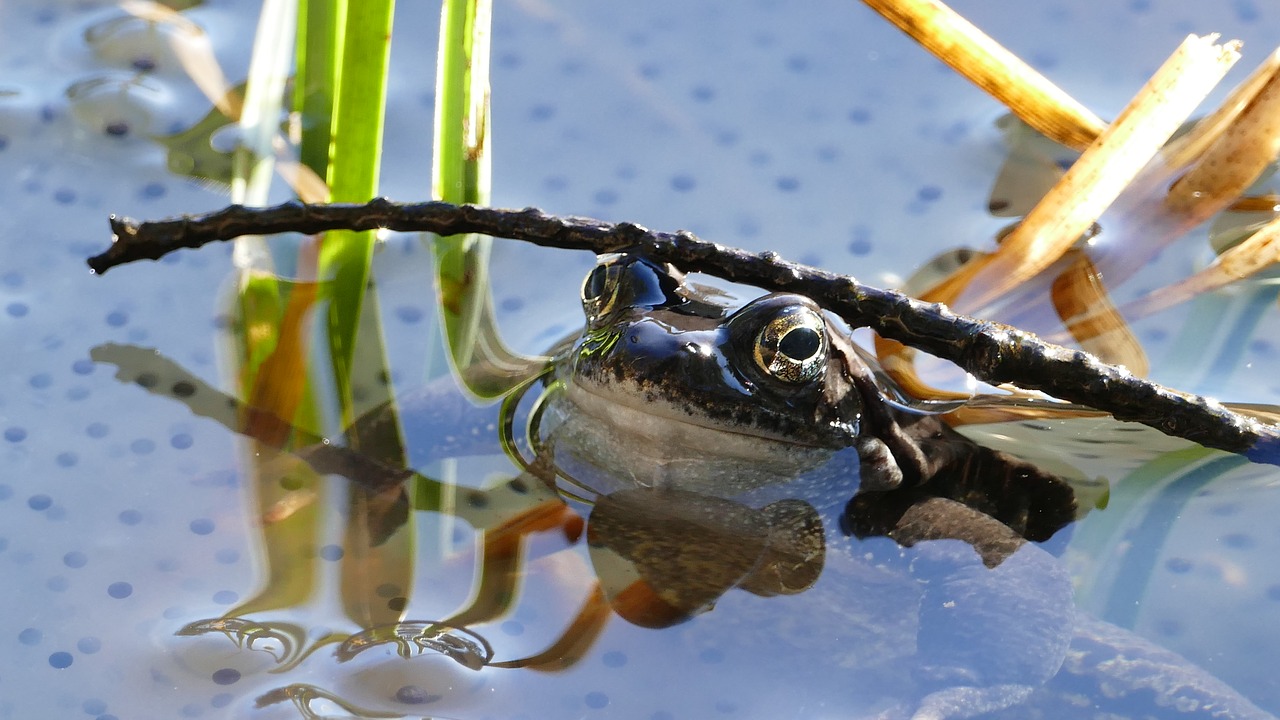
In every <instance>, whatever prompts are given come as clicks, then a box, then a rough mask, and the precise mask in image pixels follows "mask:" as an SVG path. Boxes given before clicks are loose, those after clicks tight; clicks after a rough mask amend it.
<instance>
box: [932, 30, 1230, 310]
mask: <svg viewBox="0 0 1280 720" xmlns="http://www.w3.org/2000/svg"><path fill="white" fill-rule="evenodd" d="M1216 40H1217V36H1216V35H1209V36H1204V37H1198V36H1195V35H1192V36H1189V37H1188V38H1187V39H1186V40H1185V41H1183V43H1182V45H1181V46H1179V47H1178V49H1177V51H1175V52H1174V54H1173V55H1172V56H1171V57H1170V58H1169V59H1168V60H1167V61H1166V62H1165V64H1164V65H1163V66H1161V68H1160V69H1159V70H1158V71H1156V74H1155V75H1153V76H1152V77H1151V79H1150V80H1149V81H1147V84H1146V85H1145V86H1143V88H1142V90H1141V91H1139V92H1138V94H1137V95H1136V96H1135V97H1134V99H1133V100H1132V101H1131V102H1130V103H1129V105H1128V106H1127V107H1126V108H1125V109H1124V111H1123V112H1122V113H1121V114H1120V116H1119V117H1118V118H1116V120H1115V122H1113V123H1112V124H1111V125H1110V126H1109V127H1108V128H1107V130H1106V131H1105V132H1104V133H1103V134H1102V136H1101V137H1099V138H1098V141H1097V142H1096V143H1094V144H1093V145H1092V146H1090V147H1089V149H1088V150H1086V151H1085V152H1084V154H1083V155H1081V156H1080V159H1079V160H1077V161H1076V162H1075V164H1074V165H1072V166H1071V168H1070V169H1069V170H1067V172H1066V174H1065V175H1063V176H1062V179H1061V180H1059V181H1058V184H1057V185H1055V186H1054V188H1053V190H1051V191H1050V192H1049V194H1048V195H1046V196H1045V197H1044V198H1043V199H1041V201H1040V202H1039V203H1038V204H1037V205H1036V206H1035V207H1034V208H1032V210H1031V212H1030V213H1028V214H1027V217H1026V218H1024V219H1023V221H1022V223H1021V224H1019V225H1018V227H1017V228H1015V229H1014V231H1013V232H1012V233H1010V234H1009V236H1008V237H1006V238H1005V240H1004V242H1003V243H1002V244H1001V245H1000V248H999V249H998V250H997V251H996V252H995V253H994V254H993V255H992V256H991V257H990V259H989V261H988V262H986V263H984V264H983V265H982V266H981V267H978V268H977V269H974V270H969V271H968V272H965V271H963V270H962V271H961V273H959V274H958V276H957V277H956V278H953V279H952V280H951V281H948V283H944V284H943V287H942V288H939V290H945V291H946V292H945V293H944V294H952V295H954V294H955V293H956V288H955V284H956V283H960V285H959V286H960V287H962V288H965V289H966V295H964V296H962V297H961V303H960V306H961V307H962V308H966V309H972V308H980V307H982V306H983V305H986V304H987V303H990V302H991V301H993V300H994V299H996V298H998V297H999V296H1000V295H1002V294H1004V293H1005V292H1007V291H1008V290H1010V289H1012V288H1014V287H1016V286H1018V285H1020V284H1022V283H1024V282H1026V281H1027V280H1029V279H1031V278H1032V277H1034V276H1035V275H1036V274H1037V273H1039V272H1040V271H1042V270H1044V269H1045V268H1046V267H1048V266H1049V265H1050V264H1052V263H1053V262H1054V261H1055V260H1057V259H1058V258H1059V257H1061V256H1062V254H1063V253H1065V252H1066V251H1067V250H1068V249H1069V248H1071V247H1072V246H1073V245H1074V244H1075V243H1076V241H1077V240H1078V239H1079V238H1080V236H1081V235H1082V234H1084V232H1085V231H1086V230H1087V229H1088V228H1089V227H1090V226H1091V225H1092V224H1093V223H1094V222H1095V221H1096V220H1097V218H1098V216H1099V215H1101V214H1102V211H1103V210H1105V209H1106V208H1107V207H1108V206H1110V204H1111V203H1112V202H1113V201H1114V200H1115V199H1116V197H1117V196H1119V195H1120V193H1121V192H1122V191H1123V190H1124V189H1125V188H1126V187H1128V185H1129V184H1130V183H1131V182H1132V181H1133V179H1134V177H1136V176H1137V175H1138V173H1139V172H1140V171H1141V170H1142V169H1143V167H1145V166H1146V165H1147V163H1148V162H1149V161H1150V160H1151V158H1152V157H1153V156H1154V155H1155V154H1156V153H1157V152H1158V151H1159V150H1160V148H1161V147H1163V146H1164V144H1165V143H1166V142H1167V141H1168V140H1169V138H1170V136H1172V135H1173V133H1174V132H1175V131H1176V130H1177V129H1178V128H1179V127H1180V126H1181V125H1182V124H1183V122H1184V121H1185V120H1186V118H1187V116H1188V115H1190V114H1191V111H1192V110H1194V109H1195V108H1196V106H1197V105H1199V104H1200V102H1201V101H1202V100H1203V99H1204V97H1205V95H1207V94H1208V93H1209V91H1210V90H1212V89H1213V87H1214V86H1215V85H1217V83H1218V82H1219V81H1220V80H1221V79H1222V76H1223V75H1224V74H1226V72H1227V70H1228V69H1229V68H1230V67H1231V66H1232V65H1233V64H1234V63H1235V62H1236V60H1238V59H1239V57H1240V56H1239V53H1238V52H1237V47H1238V45H1239V43H1237V42H1234V41H1232V42H1228V43H1224V44H1222V45H1219V44H1217V42H1216ZM930 295H931V296H932V293H931V294H930Z"/></svg>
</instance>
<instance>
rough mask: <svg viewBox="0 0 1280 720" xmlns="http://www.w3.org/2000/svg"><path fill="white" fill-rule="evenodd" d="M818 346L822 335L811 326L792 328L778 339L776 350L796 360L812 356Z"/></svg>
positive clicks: (820, 344)
mask: <svg viewBox="0 0 1280 720" xmlns="http://www.w3.org/2000/svg"><path fill="white" fill-rule="evenodd" d="M820 347H822V337H821V336H820V335H818V331H817V330H814V329H813V328H811V327H797V328H792V329H791V330H789V331H787V334H786V335H783V336H782V339H781V340H779V341H778V352H780V353H782V354H783V355H786V356H787V357H789V358H791V359H792V360H795V361H798V362H800V361H804V360H808V359H809V358H811V357H813V356H814V354H815V353H817V352H818V349H819V348H820Z"/></svg>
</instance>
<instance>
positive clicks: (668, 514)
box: [543, 253, 1271, 719]
mask: <svg viewBox="0 0 1280 720" xmlns="http://www.w3.org/2000/svg"><path fill="white" fill-rule="evenodd" d="M581 300H582V305H583V310H584V314H585V328H584V330H583V331H582V332H581V334H578V335H575V336H573V337H571V338H569V339H567V340H566V341H565V342H563V343H562V344H561V345H560V346H559V347H557V348H555V349H554V351H553V362H552V367H553V375H552V380H551V383H552V386H553V388H554V390H555V393H554V400H553V401H552V402H550V403H548V408H547V410H546V414H547V416H548V417H547V418H546V419H544V421H543V422H544V424H545V426H546V427H545V429H544V432H545V435H546V437H547V443H546V444H547V447H546V451H547V452H548V453H550V454H553V455H555V465H556V466H557V468H558V469H557V472H558V473H559V476H560V477H562V478H569V479H571V480H572V482H573V483H574V484H576V485H577V486H578V487H579V489H581V490H585V491H586V492H587V493H589V494H591V495H593V496H594V497H595V501H594V507H593V508H592V509H591V510H590V513H591V515H590V517H589V519H588V539H589V542H590V544H591V548H592V558H593V560H594V561H596V564H597V570H598V571H599V574H600V577H601V578H602V579H604V578H606V576H607V573H606V572H605V571H606V570H607V569H608V568H607V566H609V565H611V564H612V565H614V566H617V565H619V564H621V565H625V566H627V570H626V571H625V572H623V573H622V575H623V576H624V577H625V578H627V581H625V582H621V583H617V586H616V587H614V588H612V589H610V597H611V600H612V601H614V609H615V611H617V612H618V614H620V615H622V616H623V617H625V618H627V619H629V620H631V621H632V622H633V623H635V624H639V625H647V626H651V627H664V626H668V625H671V624H675V623H679V622H684V621H687V620H688V619H689V618H691V617H693V616H699V617H701V616H703V615H704V614H705V615H707V616H712V615H715V613H714V612H712V611H713V610H714V608H715V606H716V604H717V603H718V602H721V601H722V598H724V597H726V593H727V592H728V590H729V589H730V588H733V587H736V588H739V589H741V590H745V591H747V592H749V593H753V594H755V595H758V596H762V597H767V596H772V595H799V594H801V593H804V592H806V591H809V590H810V589H811V588H812V587H813V586H814V585H815V583H816V582H817V579H818V577H819V576H820V575H821V574H822V573H823V572H826V571H828V570H829V569H832V568H845V569H846V570H847V569H848V568H850V567H856V568H858V569H856V570H853V571H852V572H853V573H855V574H858V573H862V575H861V576H862V577H867V578H872V579H871V580H870V585H871V586H874V587H877V588H880V589H885V588H888V590H887V591H886V593H887V594H885V595H884V597H886V598H889V599H887V600H884V601H883V602H882V605H886V606H888V605H895V607H892V608H890V607H872V608H871V609H870V610H869V611H866V610H862V611H859V612H861V614H860V615H857V614H856V613H855V614H853V615H841V613H840V612H839V611H836V612H830V618H829V621H830V622H834V623H837V624H838V623H840V622H842V620H841V618H844V619H845V620H848V622H850V623H865V622H866V621H867V618H868V617H870V618H872V619H873V620H874V622H875V624H878V625H879V626H880V627H875V628H861V629H859V632H861V634H859V632H853V633H852V635H853V636H855V637H858V638H862V639H863V640H866V639H868V638H870V639H872V640H874V642H870V641H867V642H868V644H869V645H872V646H874V647H869V648H868V649H867V650H866V652H862V653H861V654H862V655H863V658H861V659H856V658H855V659H854V660H852V661H850V666H851V667H852V668H854V670H853V671H856V672H862V671H864V670H866V669H867V668H868V667H869V666H871V665H876V666H878V667H879V668H880V669H881V670H883V669H885V668H888V669H889V670H888V672H889V673H896V674H898V675H903V676H909V678H908V680H907V681H906V682H905V683H897V684H893V683H890V684H891V685H893V687H894V690H893V692H894V693H905V695H906V697H890V698H886V699H884V700H882V701H880V702H879V703H878V704H877V703H874V702H873V703H871V704H870V705H869V706H868V709H863V710H860V712H864V713H867V714H868V715H867V716H870V717H883V718H891V717H902V718H908V717H909V718H921V719H923V718H968V717H977V716H982V717H1004V716H1008V717H1019V716H1020V715H1019V713H1024V712H1035V713H1040V714H1042V715H1045V716H1052V717H1098V716H1104V713H1105V712H1107V710H1105V709H1103V708H1100V707H1095V706H1094V705H1093V704H1092V703H1083V704H1082V703H1081V702H1080V700H1079V698H1080V697H1082V695H1081V694H1080V693H1081V689H1082V688H1085V687H1092V688H1099V687H1104V688H1106V691H1105V692H1094V693H1092V695H1094V697H1096V698H1104V697H1105V698H1108V699H1110V700H1112V701H1115V702H1114V707H1113V708H1112V710H1111V711H1112V712H1116V713H1117V714H1120V715H1124V714H1133V713H1145V714H1149V715H1152V716H1156V717H1188V716H1199V717H1227V716H1229V717H1257V718H1265V717H1271V716H1270V715H1269V714H1267V713H1265V712H1264V711H1262V710H1260V709H1258V708H1257V707H1256V706H1254V705H1252V704H1251V703H1250V702H1249V701H1248V700H1247V699H1245V698H1244V697H1242V696H1240V695H1239V694H1238V693H1236V692H1235V691H1234V690H1233V689H1231V688H1230V687H1228V686H1226V685H1225V684H1224V683H1222V682H1221V681H1219V680H1217V679H1216V678H1213V677H1212V676H1211V675H1209V674H1208V673H1206V672H1204V671H1202V670H1200V669H1199V668H1196V667H1195V666H1193V665H1192V664H1191V663H1189V662H1188V661H1186V660H1183V659H1181V658H1180V657H1178V656H1176V655H1174V654H1173V653H1171V652H1169V651H1167V650H1163V649H1162V648H1159V647H1158V646H1155V645H1154V644H1152V643H1149V642H1147V641H1145V640H1143V639H1142V638H1139V637H1137V636H1136V635H1133V634H1132V633H1128V632H1127V631H1123V630H1120V629H1119V628H1114V627H1111V626H1107V625H1106V624H1105V623H1101V622H1100V621H1096V620H1093V619H1091V618H1088V617H1086V616H1084V615H1083V613H1080V612H1078V611H1077V610H1076V608H1075V604H1074V598H1073V590H1072V584H1071V578H1070V576H1069V574H1068V573H1067V571H1066V569H1065V567H1064V565H1063V563H1062V562H1061V561H1060V560H1059V558H1057V557H1055V556H1054V555H1053V554H1051V553H1050V552H1049V551H1048V550H1046V549H1044V548H1043V547H1042V546H1041V543H1044V542H1046V541H1050V540H1051V539H1052V538H1054V537H1055V536H1056V535H1058V534H1059V533H1062V532H1064V531H1066V530H1067V529H1069V525H1070V523H1071V522H1072V521H1073V520H1074V519H1075V518H1076V516H1077V513H1078V511H1079V509H1078V508H1077V507H1076V502H1075V497H1074V493H1073V490H1072V487H1071V485H1070V484H1069V483H1067V482H1065V481H1063V480H1061V479H1060V478H1057V477H1055V476H1053V475H1052V474H1050V473H1047V472H1044V471H1042V470H1040V469H1039V468H1038V467H1036V466H1034V465H1032V464H1030V463H1027V462H1023V461H1021V460H1019V459H1018V458H1016V457H1013V456H1011V455H1008V454H1006V453H1002V452H998V451H994V450H991V449H989V448H986V447H983V446H981V445H978V444H977V443H975V442H973V441H971V440H969V439H968V438H967V437H965V436H963V435H961V434H960V433H959V432H957V431H956V430H954V429H952V428H951V427H950V426H948V425H947V424H946V423H945V422H944V420H943V419H942V418H941V417H940V415H939V414H936V413H928V412H920V411H918V410H914V409H912V408H910V407H907V406H905V405H904V404H902V403H901V402H896V401H895V399H894V398H895V394H894V392H893V391H892V390H893V389H892V388H891V387H889V383H890V381H888V380H887V379H886V376H885V375H884V373H882V372H880V371H879V370H878V369H877V367H876V366H875V362H874V360H873V359H872V358H871V357H870V356H869V355H868V354H867V353H866V352H865V351H863V350H862V349H861V348H860V347H859V346H858V345H857V344H856V343H855V342H854V341H853V340H852V338H851V336H850V333H849V331H848V329H847V328H845V327H843V326H841V325H840V324H838V323H837V322H836V321H835V320H834V319H833V318H832V317H831V316H829V315H828V314H826V313H825V312H824V311H823V310H822V309H821V308H820V307H819V306H818V305H817V304H815V303H814V302H813V301H812V300H811V299H809V298H806V297H803V296H799V295H794V294H788V293H770V294H766V295H763V296H761V297H758V298H756V299H753V300H751V301H749V302H747V303H745V304H735V303H734V302H732V301H731V300H730V299H729V297H728V296H727V295H726V294H725V293H723V292H721V291H718V290H716V289H714V288H706V287H703V286H699V285H696V284H694V283H692V282H690V281H689V280H688V279H687V278H686V276H685V275H684V274H683V273H681V272H680V271H679V270H677V269H676V268H675V267H674V266H672V265H670V264H668V263H661V262H656V261H652V260H649V259H647V258H645V257H644V256H643V255H642V254H639V253H618V254H613V255H607V256H602V257H601V258H600V260H599V262H598V264H597V265H596V266H595V267H594V269H592V270H591V271H590V273H589V274H588V275H587V277H586V279H585V280H584V282H583V284H582V290H581ZM797 487H799V488H800V493H799V494H800V495H801V496H802V497H803V498H804V499H803V500H800V499H797V497H796V495H797ZM875 541H880V542H875ZM867 548H874V550H873V551H868V550H867ZM855 556H856V557H855ZM615 574H616V573H615ZM689 578H693V580H692V581H690V580H689ZM636 579H640V580H642V581H643V582H640V583H636V582H635V580H636ZM606 585H608V582H607V581H606ZM637 585H639V586H643V587H644V588H645V592H644V593H642V594H643V595H644V596H645V599H646V602H644V603H637V602H636V595H637V593H636V592H634V591H635V588H636V587H637ZM607 589H608V588H607ZM869 594H872V595H874V594H875V593H874V592H873V593H869ZM901 598H905V599H901ZM851 600H852V598H840V597H835V598H830V599H828V600H827V601H826V602H827V605H826V606H825V610H830V608H831V607H832V606H833V605H835V606H838V605H840V604H842V603H844V602H846V601H851ZM850 604H854V603H850ZM898 605H900V606H901V607H897V606H898ZM655 606H656V608H657V609H656V610H655ZM902 608H907V609H909V610H910V611H911V612H912V613H914V617H905V618H904V617H902V615H903V613H902V612H891V611H898V610H901V609H902ZM849 629H850V628H849V627H844V628H841V627H839V626H838V625H837V626H835V627H833V628H832V631H833V632H843V631H845V630H849ZM862 630H865V632H862ZM730 632H731V633H732V632H736V631H735V630H730ZM850 654H852V655H858V654H859V652H858V651H857V650H856V649H855V650H854V651H853V652H852V653H850ZM868 654H874V655H879V657H878V658H871V659H870V660H868V659H867V658H866V657H865V656H866V655H868ZM1117 658H1119V659H1122V660H1124V662H1122V663H1117V662H1115V660H1116V659H1117ZM887 659H889V660H891V661H884V660H887ZM882 661H883V662H882ZM1138 666H1141V668H1142V670H1141V672H1130V671H1131V670H1132V669H1133V668H1134V667H1138ZM1117 667H1125V668H1128V669H1129V670H1126V671H1120V670H1117ZM1126 672H1127V675H1126V676H1124V677H1119V676H1118V675H1117V673H1121V674H1123V673H1126ZM1135 703H1136V704H1135ZM1086 706H1087V707H1086Z"/></svg>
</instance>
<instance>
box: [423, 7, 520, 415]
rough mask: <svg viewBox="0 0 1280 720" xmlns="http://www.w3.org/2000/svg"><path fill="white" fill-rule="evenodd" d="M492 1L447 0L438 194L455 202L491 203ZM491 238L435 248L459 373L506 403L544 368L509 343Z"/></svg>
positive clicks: (439, 242) (439, 241)
mask: <svg viewBox="0 0 1280 720" xmlns="http://www.w3.org/2000/svg"><path fill="white" fill-rule="evenodd" d="M491 12H492V4H491V0H444V6H443V11H442V13H441V18H440V51H439V57H438V60H437V63H436V69H437V74H436V113H435V138H434V154H433V160H432V176H431V193H432V197H434V198H435V199H438V200H445V201H448V202H452V203H459V204H461V203H475V204H481V205H487V204H488V203H489V194H490V190H491V178H490V167H491V165H490V163H491V160H490V155H489V55H490V52H489V29H490V24H491V22H490V17H491ZM491 243H492V241H491V239H490V238H487V237H483V236H479V235H455V236H452V237H437V238H436V239H435V242H434V243H433V250H434V252H435V258H436V274H437V279H438V285H439V292H440V304H439V306H440V316H441V319H442V321H443V323H444V330H445V340H446V342H447V344H448V350H449V354H450V357H451V358H452V360H453V364H454V367H455V368H457V370H458V373H459V375H460V377H461V378H462V380H463V382H464V383H465V384H466V385H467V387H468V388H469V389H470V390H471V391H472V392H474V393H475V394H477V395H479V396H480V397H498V396H500V395H502V394H503V393H506V392H507V391H509V390H510V389H511V388H513V387H515V386H516V385H517V384H519V383H520V382H521V381H522V380H523V379H524V378H526V377H528V375H529V374H530V373H531V372H534V371H536V369H537V368H538V367H540V366H541V365H542V364H543V362H544V361H543V359H542V358H527V357H524V356H521V355H519V354H517V353H514V352H512V351H511V350H510V349H508V348H507V347H506V346H505V345H504V344H503V343H502V341H501V338H500V336H499V333H498V328H497V323H496V319H495V318H494V315H493V304H492V297H491V295H490V292H489V249H490V245H491Z"/></svg>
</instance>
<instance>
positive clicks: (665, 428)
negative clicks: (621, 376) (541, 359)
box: [562, 378, 825, 457]
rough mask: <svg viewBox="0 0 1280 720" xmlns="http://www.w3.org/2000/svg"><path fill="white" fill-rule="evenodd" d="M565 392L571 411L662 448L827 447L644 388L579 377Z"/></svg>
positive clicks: (755, 450) (745, 451) (752, 451)
mask: <svg viewBox="0 0 1280 720" xmlns="http://www.w3.org/2000/svg"><path fill="white" fill-rule="evenodd" d="M562 392H563V398H562V399H563V401H565V402H567V403H568V404H569V405H570V406H572V412H575V413H578V414H581V415H582V416H583V417H587V418H591V419H593V420H595V421H596V422H599V423H603V424H604V425H606V426H608V427H609V428H611V429H612V430H613V431H614V432H616V433H618V434H619V435H622V436H629V437H634V438H635V439H636V441H638V442H645V443H652V444H654V445H655V446H657V447H672V448H686V449H697V450H700V451H702V452H704V453H709V454H715V455H720V454H723V453H726V452H729V453H730V454H732V455H734V456H738V457H749V456H752V455H761V454H765V455H770V456H773V455H776V454H777V453H778V452H779V450H780V448H777V447H768V448H767V449H766V448H762V447H761V445H762V444H763V445H766V446H774V445H776V446H782V447H790V448H795V449H796V450H802V449H817V448H823V447H825V446H823V445H821V444H819V443H816V442H806V441H804V440H802V439H799V438H796V437H791V436H788V435H783V434H781V433H777V432H772V431H770V430H768V429H765V428H761V427H758V426H755V425H751V424H746V423H738V424H732V423H726V422H720V421H718V420H717V419H715V418H711V417H709V416H707V415H706V414H704V413H700V412H698V411H697V409H696V406H694V405H692V404H690V403H687V402H686V403H677V402H673V401H668V400H666V399H663V398H656V399H648V398H645V397H644V396H643V394H642V392H641V390H640V389H639V388H625V387H615V386H610V387H607V388H605V387H601V386H600V385H599V384H597V383H593V382H591V381H589V380H584V379H582V378H574V379H573V380H570V381H569V382H567V383H565V384H564V386H563V391H562ZM762 441H764V442H763V443H762Z"/></svg>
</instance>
